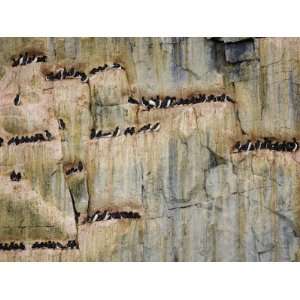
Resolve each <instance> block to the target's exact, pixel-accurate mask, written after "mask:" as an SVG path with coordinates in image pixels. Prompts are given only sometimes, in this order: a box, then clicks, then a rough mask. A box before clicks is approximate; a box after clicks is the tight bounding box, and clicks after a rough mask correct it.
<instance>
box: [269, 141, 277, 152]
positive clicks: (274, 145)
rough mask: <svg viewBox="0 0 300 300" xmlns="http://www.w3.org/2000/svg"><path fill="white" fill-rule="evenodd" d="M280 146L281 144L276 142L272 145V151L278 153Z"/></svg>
mask: <svg viewBox="0 0 300 300" xmlns="http://www.w3.org/2000/svg"><path fill="white" fill-rule="evenodd" d="M278 145H279V143H278V142H276V143H274V144H272V145H271V149H272V151H278Z"/></svg>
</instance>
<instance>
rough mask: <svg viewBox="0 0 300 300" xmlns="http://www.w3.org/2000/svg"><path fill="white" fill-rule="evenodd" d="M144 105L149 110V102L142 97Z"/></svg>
mask: <svg viewBox="0 0 300 300" xmlns="http://www.w3.org/2000/svg"><path fill="white" fill-rule="evenodd" d="M142 104H143V106H144V107H145V108H146V109H147V110H149V102H148V101H147V100H146V99H145V97H142Z"/></svg>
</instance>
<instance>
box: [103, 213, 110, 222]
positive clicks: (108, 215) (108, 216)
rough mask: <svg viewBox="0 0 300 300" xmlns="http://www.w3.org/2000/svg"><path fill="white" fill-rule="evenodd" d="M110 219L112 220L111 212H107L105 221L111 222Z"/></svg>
mask: <svg viewBox="0 0 300 300" xmlns="http://www.w3.org/2000/svg"><path fill="white" fill-rule="evenodd" d="M110 219H111V215H110V212H109V211H106V214H105V217H104V219H103V221H107V220H110Z"/></svg>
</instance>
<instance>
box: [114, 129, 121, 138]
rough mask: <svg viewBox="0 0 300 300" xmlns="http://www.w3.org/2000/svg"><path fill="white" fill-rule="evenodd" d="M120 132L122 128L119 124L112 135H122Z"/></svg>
mask: <svg viewBox="0 0 300 300" xmlns="http://www.w3.org/2000/svg"><path fill="white" fill-rule="evenodd" d="M120 133H121V131H120V128H119V126H117V127H116V129H115V130H114V132H113V135H112V136H113V137H117V136H119V135H120Z"/></svg>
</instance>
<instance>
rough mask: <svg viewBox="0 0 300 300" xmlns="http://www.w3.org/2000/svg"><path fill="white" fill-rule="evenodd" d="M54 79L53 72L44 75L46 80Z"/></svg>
mask: <svg viewBox="0 0 300 300" xmlns="http://www.w3.org/2000/svg"><path fill="white" fill-rule="evenodd" d="M54 79H55V76H54V73H53V72H51V73H49V74H48V75H46V80H47V81H53V80H54Z"/></svg>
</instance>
